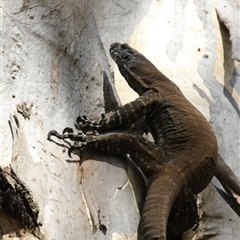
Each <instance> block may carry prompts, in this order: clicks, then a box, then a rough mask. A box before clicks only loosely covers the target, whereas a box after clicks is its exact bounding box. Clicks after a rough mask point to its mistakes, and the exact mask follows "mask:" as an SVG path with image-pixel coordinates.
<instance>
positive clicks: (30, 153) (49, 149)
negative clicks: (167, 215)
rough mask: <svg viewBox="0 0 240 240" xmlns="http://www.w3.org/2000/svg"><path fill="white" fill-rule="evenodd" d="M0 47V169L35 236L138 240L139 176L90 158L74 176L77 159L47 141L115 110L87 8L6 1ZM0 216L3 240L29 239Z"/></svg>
mask: <svg viewBox="0 0 240 240" xmlns="http://www.w3.org/2000/svg"><path fill="white" fill-rule="evenodd" d="M2 40H3V43H2V58H3V62H2V66H3V72H2V79H3V82H2V85H1V86H2V88H1V96H2V104H1V111H2V112H1V114H2V121H1V124H2V125H1V131H2V140H1V141H2V143H1V144H2V151H1V154H2V155H1V163H0V166H1V167H2V168H4V169H5V170H9V169H10V168H11V169H12V171H14V173H15V174H16V176H17V178H18V179H19V181H21V182H22V183H23V184H24V185H25V186H26V188H27V189H29V190H30V191H31V194H32V195H31V196H32V198H33V201H34V202H35V203H36V204H37V206H38V208H39V216H38V222H39V223H41V224H42V226H40V227H39V230H40V235H39V236H42V237H43V238H45V239H49V240H50V239H106V238H108V239H111V238H112V237H113V236H115V237H116V238H117V237H118V239H125V238H127V237H129V238H131V237H132V236H134V235H136V231H137V226H138V222H139V210H138V206H137V205H138V202H137V201H140V200H139V199H140V197H139V196H138V195H140V196H141V193H142V189H144V184H143V183H141V181H142V180H141V176H140V175H139V174H138V173H134V171H135V172H136V169H135V170H134V168H133V167H132V165H131V164H130V163H126V161H125V160H124V159H123V158H121V157H119V156H112V155H106V154H100V153H95V152H91V153H85V154H84V156H83V159H84V160H85V161H84V162H83V163H82V165H81V166H80V165H79V158H78V157H76V156H75V157H74V158H73V159H71V160H73V161H72V162H68V161H67V160H69V157H68V156H67V152H66V148H63V147H62V146H59V145H56V144H54V143H53V142H49V141H47V133H48V132H49V131H50V130H51V129H53V128H54V129H56V130H58V131H62V129H63V128H65V127H66V126H71V127H73V126H74V122H75V119H76V117H77V116H79V115H83V114H85V115H94V116H100V114H101V113H104V112H105V110H107V111H109V110H111V109H114V108H116V106H117V105H118V104H119V100H118V97H117V94H116V92H115V90H114V86H113V84H112V79H111V73H110V69H109V66H108V61H107V58H106V54H105V51H104V49H103V47H102V43H101V41H100V38H99V35H98V31H97V28H96V24H95V19H94V14H93V3H92V1H84V0H81V1H80V0H79V1H77V0H76V1H65V0H64V1H63V0H62V1H61V0H58V1H31V0H29V1H23V2H22V1H15V0H14V1H13V0H12V1H9V0H6V1H3V32H2ZM60 143H61V144H63V145H64V144H65V145H66V143H64V142H60ZM74 160H75V161H74ZM7 167H8V168H7ZM5 175H7V174H5ZM5 175H4V176H5ZM131 176H132V182H131V181H129V177H130V178H131ZM10 178H11V175H8V179H10ZM10 182H12V181H11V179H10ZM136 182H137V183H140V184H139V185H138V184H135V185H136V187H135V186H134V188H133V187H132V183H136ZM12 186H13V185H12ZM136 199H138V200H136ZM0 214H1V215H0V218H1V220H0V224H1V228H2V232H0V235H1V237H0V238H3V239H8V238H11V237H13V236H16V237H17V236H18V237H19V236H21V239H22V238H23V239H32V238H33V236H32V235H31V234H30V233H28V231H26V232H24V231H21V233H20V235H17V232H19V231H20V230H21V227H20V226H19V224H18V223H17V221H14V219H12V218H11V217H10V216H9V215H6V213H5V212H3V211H1V213H0ZM13 222H14V224H13ZM121 236H122V237H121Z"/></svg>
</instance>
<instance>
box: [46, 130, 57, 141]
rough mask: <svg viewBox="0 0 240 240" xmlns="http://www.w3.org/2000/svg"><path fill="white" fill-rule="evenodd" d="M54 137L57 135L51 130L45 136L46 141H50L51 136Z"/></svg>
mask: <svg viewBox="0 0 240 240" xmlns="http://www.w3.org/2000/svg"><path fill="white" fill-rule="evenodd" d="M52 135H53V136H56V135H57V131H56V130H51V131H49V133H48V135H47V140H48V141H50V140H51V136H52Z"/></svg>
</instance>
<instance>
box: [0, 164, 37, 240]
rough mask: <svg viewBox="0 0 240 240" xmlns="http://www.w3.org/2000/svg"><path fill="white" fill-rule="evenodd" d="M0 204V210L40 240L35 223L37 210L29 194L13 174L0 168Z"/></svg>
mask: <svg viewBox="0 0 240 240" xmlns="http://www.w3.org/2000/svg"><path fill="white" fill-rule="evenodd" d="M0 204H1V208H2V209H3V210H4V211H6V212H7V213H9V214H10V215H12V216H14V217H15V218H16V219H17V220H18V221H19V222H20V224H21V225H22V227H24V228H26V229H28V230H29V231H30V232H31V233H32V234H34V235H35V236H36V237H38V238H41V234H40V231H39V229H38V227H39V226H41V224H40V223H38V222H37V219H38V214H39V209H38V206H37V205H36V204H35V202H34V201H33V199H32V196H31V193H30V192H29V190H28V189H27V188H26V187H25V186H24V184H23V183H22V182H21V181H20V180H19V179H18V178H17V177H16V176H15V174H14V173H10V172H8V171H5V170H3V169H2V168H1V167H0Z"/></svg>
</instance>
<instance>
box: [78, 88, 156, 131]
mask: <svg viewBox="0 0 240 240" xmlns="http://www.w3.org/2000/svg"><path fill="white" fill-rule="evenodd" d="M155 99H156V101H155ZM158 103H159V96H158V95H156V93H155V92H154V91H149V92H147V93H146V94H144V95H142V96H141V97H139V98H137V99H136V100H134V101H132V102H130V103H127V104H125V105H124V106H122V107H120V108H119V109H118V110H117V111H116V112H114V113H113V114H112V115H111V116H110V117H103V118H102V119H100V120H89V119H87V118H86V117H85V116H79V117H78V118H77V120H76V125H77V128H78V129H81V130H82V131H83V132H87V131H88V130H96V131H98V132H104V131H108V130H112V129H118V128H121V127H126V126H130V125H131V124H132V123H135V122H136V121H138V120H139V119H140V118H141V117H143V116H145V115H146V114H150V113H151V112H152V111H153V109H154V108H155V105H156V104H158Z"/></svg>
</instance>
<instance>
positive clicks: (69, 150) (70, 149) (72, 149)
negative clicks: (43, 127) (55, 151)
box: [68, 146, 76, 158]
mask: <svg viewBox="0 0 240 240" xmlns="http://www.w3.org/2000/svg"><path fill="white" fill-rule="evenodd" d="M75 148H76V147H75V146H71V147H70V148H69V149H68V156H69V157H70V158H72V156H71V154H72V152H73V151H74V150H75Z"/></svg>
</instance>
